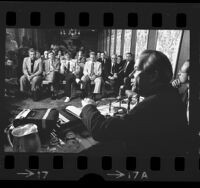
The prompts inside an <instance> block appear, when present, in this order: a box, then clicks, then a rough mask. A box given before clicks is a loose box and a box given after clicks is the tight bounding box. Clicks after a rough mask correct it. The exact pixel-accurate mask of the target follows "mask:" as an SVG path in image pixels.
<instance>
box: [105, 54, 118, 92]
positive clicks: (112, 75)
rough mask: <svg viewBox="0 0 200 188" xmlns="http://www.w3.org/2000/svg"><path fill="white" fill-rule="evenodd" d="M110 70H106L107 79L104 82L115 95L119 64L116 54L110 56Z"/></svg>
mask: <svg viewBox="0 0 200 188" xmlns="http://www.w3.org/2000/svg"><path fill="white" fill-rule="evenodd" d="M109 69H110V71H109V72H108V79H107V80H106V83H108V84H109V85H110V86H111V89H112V91H114V94H115V95H118V92H119V86H120V85H119V79H118V72H119V64H117V55H115V54H113V55H112V56H111V63H110V68H109Z"/></svg>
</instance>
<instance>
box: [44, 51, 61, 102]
mask: <svg viewBox="0 0 200 188" xmlns="http://www.w3.org/2000/svg"><path fill="white" fill-rule="evenodd" d="M48 56H49V59H47V60H44V63H43V66H44V72H43V75H44V80H45V81H48V82H49V84H51V98H52V99H56V97H57V93H56V90H57V89H58V81H59V70H60V61H59V60H58V59H57V58H55V54H54V53H53V52H52V51H51V52H49V55H48Z"/></svg>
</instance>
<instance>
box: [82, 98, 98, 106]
mask: <svg viewBox="0 0 200 188" xmlns="http://www.w3.org/2000/svg"><path fill="white" fill-rule="evenodd" d="M81 103H82V107H84V106H86V105H88V104H92V105H95V106H96V103H95V101H94V100H92V99H89V98H85V99H83V100H82V101H81Z"/></svg>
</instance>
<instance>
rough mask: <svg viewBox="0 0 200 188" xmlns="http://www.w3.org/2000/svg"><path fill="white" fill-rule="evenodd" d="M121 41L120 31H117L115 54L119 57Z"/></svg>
mask: <svg viewBox="0 0 200 188" xmlns="http://www.w3.org/2000/svg"><path fill="white" fill-rule="evenodd" d="M121 41H122V30H119V29H118V30H117V38H116V52H115V53H116V54H117V55H121Z"/></svg>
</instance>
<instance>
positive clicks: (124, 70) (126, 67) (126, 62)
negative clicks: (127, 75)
mask: <svg viewBox="0 0 200 188" xmlns="http://www.w3.org/2000/svg"><path fill="white" fill-rule="evenodd" d="M128 63H129V61H127V62H126V66H125V69H124V72H126V69H127V67H128Z"/></svg>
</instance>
